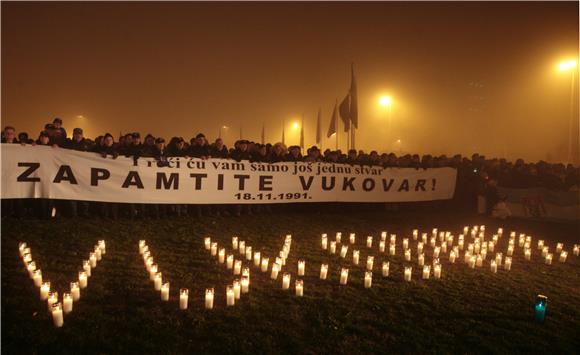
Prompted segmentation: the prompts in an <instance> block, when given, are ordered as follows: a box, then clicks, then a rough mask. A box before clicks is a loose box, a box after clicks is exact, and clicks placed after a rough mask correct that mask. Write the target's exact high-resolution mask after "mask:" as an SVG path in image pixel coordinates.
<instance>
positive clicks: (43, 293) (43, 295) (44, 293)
mask: <svg viewBox="0 0 580 355" xmlns="http://www.w3.org/2000/svg"><path fill="white" fill-rule="evenodd" d="M49 293H50V281H46V282H43V283H42V285H41V286H40V299H41V300H43V301H46V300H47V299H48V294H49Z"/></svg>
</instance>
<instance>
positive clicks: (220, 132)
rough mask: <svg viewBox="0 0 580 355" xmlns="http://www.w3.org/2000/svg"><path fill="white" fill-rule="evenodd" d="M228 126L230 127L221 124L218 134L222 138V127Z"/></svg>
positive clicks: (226, 127)
mask: <svg viewBox="0 0 580 355" xmlns="http://www.w3.org/2000/svg"><path fill="white" fill-rule="evenodd" d="M228 128H230V127H228V126H226V125H223V126H220V131H219V134H218V138H221V137H222V129H228Z"/></svg>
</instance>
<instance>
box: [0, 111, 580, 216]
mask: <svg viewBox="0 0 580 355" xmlns="http://www.w3.org/2000/svg"><path fill="white" fill-rule="evenodd" d="M2 143H6V144H22V145H47V146H52V147H54V148H61V149H72V150H77V151H86V152H95V153H98V154H100V155H102V156H103V157H104V158H113V159H115V158H117V157H118V156H119V155H121V156H126V157H132V158H133V159H139V158H140V157H148V158H154V159H156V160H158V164H160V165H162V164H165V163H167V159H168V158H170V157H185V158H188V157H189V158H200V159H208V158H218V159H233V160H236V161H241V160H249V161H252V162H264V163H278V162H287V161H290V162H294V161H306V162H331V163H342V164H351V165H369V166H382V167H385V168H386V167H398V168H416V169H426V168H436V167H453V168H456V169H457V171H458V178H457V184H456V193H455V195H456V196H455V198H454V200H455V201H457V203H459V204H461V203H464V204H466V205H467V206H471V205H472V204H473V201H474V200H475V196H486V197H487V199H488V200H489V201H491V203H490V202H488V204H487V205H488V206H492V207H493V206H494V205H495V202H497V201H500V200H501V199H502V196H500V195H499V194H498V193H497V186H503V187H511V188H530V187H544V188H547V189H551V190H565V191H570V190H578V188H579V185H580V182H579V181H580V175H579V168H578V167H575V166H573V165H571V164H568V165H565V164H562V163H558V164H553V163H548V162H544V161H539V162H536V163H526V162H524V160H522V159H518V160H516V161H515V162H510V161H507V160H506V159H497V158H492V159H487V158H486V157H485V156H483V155H479V154H473V155H472V156H471V159H469V158H467V157H463V156H461V155H460V154H457V155H454V156H453V157H447V156H446V155H441V156H432V155H429V154H426V155H423V156H419V155H418V154H413V155H412V154H405V155H401V156H397V155H396V154H394V153H382V154H379V153H378V152H377V151H374V150H373V151H371V152H370V153H366V152H364V151H363V150H358V151H357V150H355V149H350V150H348V152H347V153H343V152H342V151H341V150H331V149H326V150H325V151H324V152H321V151H320V149H319V148H318V147H317V146H313V147H310V148H308V149H307V150H306V152H302V149H301V147H299V146H296V145H294V146H290V147H286V145H284V144H283V143H276V144H269V143H268V144H260V143H256V142H251V141H248V140H244V139H240V140H238V141H236V142H235V144H234V146H233V147H232V148H229V149H228V147H226V145H225V144H224V142H223V140H222V139H221V138H217V139H216V140H215V141H214V142H213V143H210V142H209V141H208V140H207V139H206V137H205V135H204V134H202V133H199V134H197V135H196V136H195V137H194V138H191V139H190V140H189V141H186V140H185V139H184V138H183V137H172V138H171V139H170V140H169V142H166V141H165V139H164V138H162V137H155V136H153V135H152V134H147V135H146V136H145V137H144V138H142V137H141V134H140V133H139V132H132V133H127V134H123V135H121V136H120V137H119V138H118V140H117V141H115V138H114V137H113V135H112V134H110V133H106V134H104V135H101V136H98V137H96V138H95V139H94V140H92V139H90V138H87V137H85V136H84V134H83V130H82V128H75V129H74V130H73V133H72V136H71V137H68V135H67V131H66V129H65V128H64V127H63V121H62V119H60V118H55V119H54V120H53V122H52V123H48V124H46V125H45V126H44V129H43V130H42V131H41V132H40V134H39V135H38V138H37V139H36V140H35V139H32V138H30V137H29V135H28V134H27V133H26V132H20V133H18V134H17V133H16V129H15V128H14V127H12V126H6V127H5V128H4V130H3V131H2ZM3 202H4V201H3ZM43 203H48V204H47V205H46V206H44V205H43V206H42V207H41V208H40V210H41V211H42V213H41V215H42V216H44V215H46V209H47V208H48V209H50V210H52V211H53V212H54V204H55V202H52V201H48V202H46V201H45V202H43ZM128 205H129V207H128V211H127V214H128V216H129V217H131V218H132V217H134V216H142V217H145V216H147V215H152V216H154V217H158V216H162V215H167V214H175V215H182V214H191V213H192V210H193V213H194V214H196V215H202V214H204V213H208V214H217V215H220V214H229V212H228V209H227V208H226V207H224V206H204V207H203V208H202V207H201V206H199V205H184V206H169V209H170V211H167V206H158V205H155V206H153V211H146V209H147V208H146V206H144V205H132V204H128ZM5 207H6V206H5ZM17 207H18V206H17ZM82 207H83V211H82V213H81V214H83V215H85V214H88V209H89V206H88V203H87V205H86V206H85V205H84V204H83V206H82ZM101 207H102V206H101ZM109 207H110V206H109ZM117 207H118V206H116V207H115V208H113V209H112V212H111V211H110V210H111V209H110V208H105V209H102V211H100V212H99V214H102V215H108V216H112V217H116V216H117V215H118V214H119V213H118V211H116V210H117V209H118V208H117ZM149 207H151V206H149ZM261 207H263V209H264V210H265V211H270V210H271V209H270V208H269V207H268V206H261ZM261 207H260V208H261ZM492 207H491V208H492ZM260 208H258V209H260ZM37 209H38V208H37ZM7 210H8V213H11V214H22V213H26V211H20V210H19V208H14V206H9V207H8V209H7ZM60 210H64V209H63V208H60ZM241 212H242V207H241V206H235V208H234V211H233V213H234V214H236V215H239V214H240V213H241ZM487 212H488V213H491V209H490V207H488V208H487ZM78 213H79V212H78V209H77V206H75V207H74V208H72V211H71V212H70V213H69V214H71V215H73V216H74V215H77V214H78ZM247 213H252V207H251V206H247ZM3 214H5V213H4V211H3Z"/></svg>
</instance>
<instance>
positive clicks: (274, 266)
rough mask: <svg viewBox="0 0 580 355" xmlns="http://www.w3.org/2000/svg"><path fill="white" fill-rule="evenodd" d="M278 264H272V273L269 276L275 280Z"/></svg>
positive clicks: (278, 269) (278, 268)
mask: <svg viewBox="0 0 580 355" xmlns="http://www.w3.org/2000/svg"><path fill="white" fill-rule="evenodd" d="M279 265H280V264H277V263H275V264H274V265H272V273H271V274H270V278H271V279H272V280H276V279H277V278H278V271H280V266H279Z"/></svg>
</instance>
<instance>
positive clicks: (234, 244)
mask: <svg viewBox="0 0 580 355" xmlns="http://www.w3.org/2000/svg"><path fill="white" fill-rule="evenodd" d="M232 249H234V250H236V249H238V237H236V236H234V237H232Z"/></svg>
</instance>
